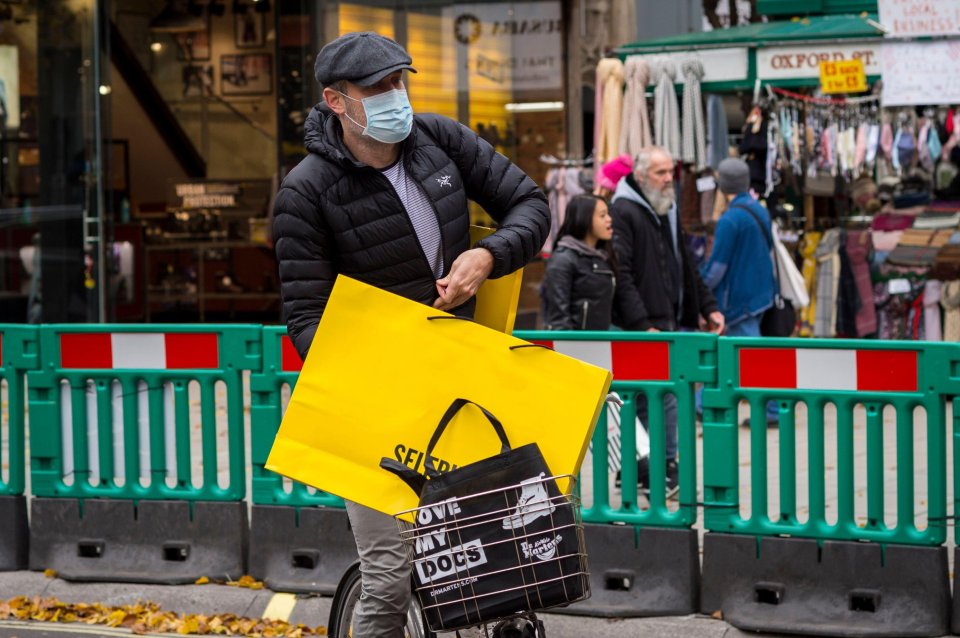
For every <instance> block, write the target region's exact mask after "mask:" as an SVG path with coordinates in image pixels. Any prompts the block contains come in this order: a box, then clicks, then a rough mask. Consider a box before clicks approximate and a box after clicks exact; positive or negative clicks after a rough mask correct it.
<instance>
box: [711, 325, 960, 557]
mask: <svg viewBox="0 0 960 638" xmlns="http://www.w3.org/2000/svg"><path fill="white" fill-rule="evenodd" d="M718 348H719V349H718V356H719V361H718V362H719V369H720V374H719V378H718V384H717V386H716V387H714V388H708V389H707V390H705V391H704V393H703V406H704V422H703V449H704V450H709V454H705V458H704V467H703V475H704V476H703V482H704V522H705V526H706V529H708V530H710V531H714V532H725V533H735V534H752V535H758V536H781V535H789V536H796V537H803V538H813V539H823V540H846V541H873V542H879V543H897V544H906V545H926V546H936V545H940V544H942V543H943V542H944V540H945V538H946V526H945V522H946V520H947V519H946V500H947V499H946V472H947V467H946V463H947V461H946V417H945V406H946V401H947V400H948V398H949V397H951V396H952V395H954V394H956V393H957V389H958V388H960V385H958V382H960V350H958V348H957V347H956V345H952V344H936V343H923V342H876V341H853V340H840V339H836V340H833V339H832V340H829V341H827V340H824V341H817V340H796V339H793V340H791V339H743V338H725V339H720V340H719V344H718ZM744 400H745V401H747V402H749V405H750V414H751V415H754V416H756V417H757V418H755V419H753V420H752V422H751V423H752V424H751V432H750V463H749V467H750V485H751V512H750V515H749V516H746V517H743V516H741V513H740V495H739V472H740V467H739V450H738V440H739V424H738V423H737V416H738V415H737V408H738V405H739V404H740V402H741V401H744ZM768 401H773V402H776V404H777V405H778V407H779V437H780V439H779V463H780V473H779V480H780V491H779V501H780V512H779V515H778V516H775V517H773V518H771V517H770V515H769V514H768V506H769V503H768V497H769V494H768V482H769V476H768V470H767V468H768V463H767V436H768V429H767V424H766V417H765V406H766V404H767V402H768ZM798 403H805V404H806V406H807V415H808V416H807V419H808V421H807V431H808V440H809V443H808V458H807V462H808V466H809V486H808V487H809V516H808V517H806V520H803V521H801V520H800V519H801V518H802V517H798V512H797V471H796V454H797V442H796V431H795V414H796V406H797V404H798ZM827 404H833V405H834V406H835V408H836V415H837V467H836V468H835V469H834V468H831V467H827V465H826V462H825V458H824V456H825V454H824V408H825V406H826V405H827ZM857 405H862V406H863V407H864V409H865V412H866V485H867V494H866V520H865V521H860V522H858V521H857V520H856V518H855V498H856V495H855V492H854V468H855V464H854V423H853V420H854V410H855V408H856V406H857ZM886 406H892V407H893V409H894V410H895V412H896V423H895V425H894V427H895V428H896V463H895V469H893V471H895V472H896V480H897V489H896V494H895V498H896V505H897V517H896V524H895V525H893V526H888V525H887V524H886V522H885V517H884V505H885V503H886V499H887V494H885V492H884V479H885V478H886V476H887V474H888V472H889V471H891V468H888V467H885V466H884V440H883V435H884V428H885V427H887V426H885V425H884V423H883V412H884V408H885V407H886ZM917 407H922V408H923V409H924V410H925V411H926V433H922V432H918V431H917V429H916V427H915V423H914V409H915V408H917ZM921 437H923V438H925V439H926V441H927V442H928V450H927V459H926V462H927V472H926V480H927V485H928V498H927V500H928V513H927V518H928V521H929V524H928V525H927V526H926V527H925V528H918V526H917V525H916V523H915V500H916V495H915V486H914V441H915V440H916V439H918V438H921ZM955 445H957V443H955ZM827 472H836V476H837V493H838V512H837V517H836V523H830V522H828V520H827V515H826V494H825V491H826V489H825V477H826V473H827ZM954 481H955V485H956V486H958V487H960V478H958V477H957V476H956V475H955V477H954ZM958 538H960V537H958Z"/></svg>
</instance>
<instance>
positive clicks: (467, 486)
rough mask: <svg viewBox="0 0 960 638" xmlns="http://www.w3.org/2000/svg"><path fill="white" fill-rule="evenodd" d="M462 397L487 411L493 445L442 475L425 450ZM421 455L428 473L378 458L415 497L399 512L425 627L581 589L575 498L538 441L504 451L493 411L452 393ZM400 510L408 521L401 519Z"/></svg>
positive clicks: (572, 595)
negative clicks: (493, 451)
mask: <svg viewBox="0 0 960 638" xmlns="http://www.w3.org/2000/svg"><path fill="white" fill-rule="evenodd" d="M467 404H472V405H474V406H476V408H478V409H479V410H480V411H482V413H483V414H484V416H486V418H487V420H488V421H489V423H490V424H491V425H492V426H493V429H494V431H495V432H496V434H497V437H498V438H499V439H500V443H501V451H500V453H499V454H497V455H496V456H492V457H489V458H486V459H483V460H480V461H477V462H475V463H471V464H469V465H464V466H462V467H460V468H457V469H455V470H451V471H449V472H446V473H443V474H440V473H438V472H437V471H436V469H435V468H434V467H433V463H432V456H431V452H432V450H433V448H434V447H435V446H436V444H437V442H438V441H439V440H440V437H441V436H442V435H443V432H444V430H445V429H446V427H447V425H448V424H449V423H450V422H451V421H452V420H453V419H454V417H455V416H456V415H457V413H458V412H459V411H460V410H461V409H462V408H463V407H464V406H466V405H467ZM426 459H427V477H428V478H425V477H424V476H423V475H421V474H419V473H417V472H415V471H413V470H411V469H410V468H409V467H407V466H405V465H403V464H401V463H398V462H397V461H396V460H394V459H389V458H384V459H383V461H382V462H381V467H383V468H384V469H386V470H389V471H391V472H393V473H395V474H397V475H398V476H399V477H400V478H402V479H403V480H404V481H405V482H406V483H407V484H408V485H409V486H410V487H411V488H412V489H413V490H414V491H415V492H417V494H419V496H420V501H419V506H418V507H417V508H416V509H414V510H413V511H412V512H401V513H398V521H399V522H398V524H399V526H400V530H401V538H402V539H403V542H404V545H405V547H406V549H407V554H408V557H409V559H410V563H411V566H412V567H413V573H414V583H415V591H416V594H417V596H418V598H419V600H420V603H421V605H422V607H423V611H424V615H425V617H426V619H427V623H428V624H429V625H430V628H431V629H432V630H433V631H452V630H454V629H460V628H464V627H471V626H475V625H478V624H481V623H485V622H490V621H493V620H496V619H499V618H503V617H506V616H510V615H513V614H516V613H520V612H525V611H531V610H537V609H545V608H548V607H554V606H557V605H563V604H567V603H570V602H574V601H577V600H582V599H583V598H586V597H587V596H589V593H590V587H589V575H588V572H587V564H586V549H585V544H584V540H583V527H582V524H581V522H580V518H579V515H580V509H579V504H578V502H577V500H576V498H575V497H571V496H567V495H564V494H563V493H561V491H560V489H559V488H558V486H557V483H556V481H555V480H554V477H553V476H551V474H550V469H549V468H548V467H547V464H546V461H545V460H544V458H543V455H542V454H541V453H540V449H539V448H538V447H537V444H536V443H530V444H527V445H524V446H521V447H519V448H516V449H512V448H511V447H510V442H509V441H508V439H507V436H506V433H505V432H504V430H503V426H502V425H501V424H500V421H499V420H497V418H496V417H495V416H494V415H492V414H491V413H490V412H488V411H487V410H486V409H484V408H482V407H481V406H479V405H478V404H476V403H474V402H472V401H469V400H467V399H456V400H455V401H453V403H451V405H450V407H449V408H448V409H447V411H446V413H445V414H444V415H443V417H442V418H441V419H440V422H439V424H438V425H437V428H436V430H435V431H434V434H433V437H432V438H431V440H430V443H429V445H428V447H427V450H426ZM568 478H570V479H571V480H572V477H568ZM571 485H572V484H571ZM408 514H412V515H413V519H414V521H415V522H414V523H408V522H406V521H405V520H402V519H403V518H409V516H406V515H408Z"/></svg>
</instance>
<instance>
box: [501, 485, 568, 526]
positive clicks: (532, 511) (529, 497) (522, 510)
mask: <svg viewBox="0 0 960 638" xmlns="http://www.w3.org/2000/svg"><path fill="white" fill-rule="evenodd" d="M544 476H545V474H544V473H543V472H540V476H537V477H535V478H531V479H527V480H526V481H520V499H519V500H518V501H517V510H516V511H515V512H514V513H513V514H511V515H510V516H507V517H506V518H504V519H503V529H517V528H520V527H525V526H526V525H529V524H530V523H532V522H533V521H535V520H537V519H538V518H540V517H541V516H549V515H550V514H553V512H554V511H555V510H556V509H557V508H556V506H555V505H553V503H551V502H550V498H549V497H548V496H547V488H546V486H545V485H544V483H543V477H544Z"/></svg>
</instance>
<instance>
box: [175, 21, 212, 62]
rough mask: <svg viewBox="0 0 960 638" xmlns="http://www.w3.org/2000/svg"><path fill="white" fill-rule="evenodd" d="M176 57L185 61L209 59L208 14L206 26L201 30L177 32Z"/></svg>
mask: <svg viewBox="0 0 960 638" xmlns="http://www.w3.org/2000/svg"><path fill="white" fill-rule="evenodd" d="M173 37H174V38H176V40H177V59H178V60H181V61H187V62H203V61H206V60H209V59H210V16H209V15H208V16H207V28H206V29H203V30H202V31H191V32H189V33H177V34H176V35H174V36H173Z"/></svg>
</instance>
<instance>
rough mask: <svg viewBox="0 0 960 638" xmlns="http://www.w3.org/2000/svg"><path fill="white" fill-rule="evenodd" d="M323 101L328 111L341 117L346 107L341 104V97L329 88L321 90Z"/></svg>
mask: <svg viewBox="0 0 960 638" xmlns="http://www.w3.org/2000/svg"><path fill="white" fill-rule="evenodd" d="M323 101H324V102H326V103H327V106H329V107H330V110H331V111H333V112H334V113H336V114H337V115H342V114H343V112H344V110H346V105H345V104H344V103H343V96H342V95H340V93H338V92H337V91H334V90H333V89H331V88H330V87H327V88H325V89H323Z"/></svg>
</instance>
